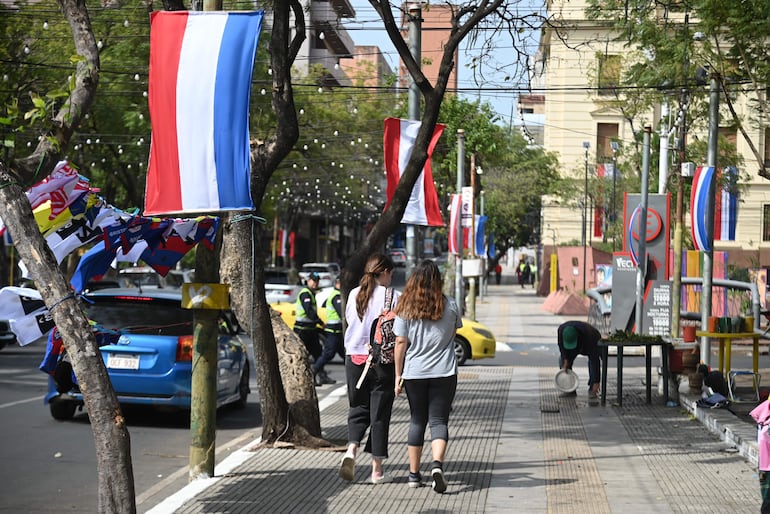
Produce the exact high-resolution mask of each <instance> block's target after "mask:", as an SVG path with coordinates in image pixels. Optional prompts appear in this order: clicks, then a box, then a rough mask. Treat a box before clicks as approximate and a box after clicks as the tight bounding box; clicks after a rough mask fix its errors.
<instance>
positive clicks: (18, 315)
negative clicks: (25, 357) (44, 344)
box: [0, 286, 53, 346]
mask: <svg viewBox="0 0 770 514" xmlns="http://www.w3.org/2000/svg"><path fill="white" fill-rule="evenodd" d="M0 319H7V320H8V321H9V324H10V329H11V332H13V333H14V334H15V335H16V342H18V343H19V345H21V346H24V345H27V344H29V343H31V342H33V341H35V340H36V339H38V338H40V337H42V336H43V335H45V334H46V333H47V332H48V331H49V330H51V329H52V328H53V319H52V318H51V315H50V314H49V312H48V309H47V308H46V306H45V303H44V302H43V300H42V297H41V296H40V292H39V291H37V290H35V289H30V288H26V287H16V286H8V287H4V288H2V289H0Z"/></svg>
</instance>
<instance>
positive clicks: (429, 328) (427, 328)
mask: <svg viewBox="0 0 770 514" xmlns="http://www.w3.org/2000/svg"><path fill="white" fill-rule="evenodd" d="M446 300H447V301H446V303H445V304H444V315H443V316H442V317H441V319H439V320H437V321H431V320H427V319H409V320H406V319H403V318H401V317H399V316H396V319H395V321H394V322H393V332H394V333H395V334H396V336H398V337H406V339H407V341H408V346H407V350H406V359H405V360H404V371H403V373H402V377H403V378H405V379H407V380H410V379H418V378H440V377H449V376H452V375H456V374H457V359H456V358H455V349H454V336H455V332H456V331H457V329H458V328H460V327H462V326H463V321H462V316H460V309H458V308H457V304H456V303H455V301H454V300H453V299H452V298H446Z"/></svg>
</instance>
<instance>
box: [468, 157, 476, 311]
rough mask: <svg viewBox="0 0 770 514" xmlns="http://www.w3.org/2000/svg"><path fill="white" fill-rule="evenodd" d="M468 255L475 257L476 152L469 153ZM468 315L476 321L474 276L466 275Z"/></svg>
mask: <svg viewBox="0 0 770 514" xmlns="http://www.w3.org/2000/svg"><path fill="white" fill-rule="evenodd" d="M469 239H470V252H469V254H470V257H471V259H475V258H476V154H475V153H472V154H471V232H470V238H469ZM468 303H469V305H468V316H469V317H470V318H471V319H472V320H473V321H476V277H475V276H470V277H468Z"/></svg>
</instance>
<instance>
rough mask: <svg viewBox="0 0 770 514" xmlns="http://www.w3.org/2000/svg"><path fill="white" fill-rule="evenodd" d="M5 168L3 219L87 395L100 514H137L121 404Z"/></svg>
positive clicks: (0, 176) (1, 167) (0, 193)
mask: <svg viewBox="0 0 770 514" xmlns="http://www.w3.org/2000/svg"><path fill="white" fill-rule="evenodd" d="M10 181H11V177H10V175H9V173H8V169H7V168H6V166H5V164H4V163H2V162H0V183H3V184H7V185H6V187H2V188H0V218H2V219H3V221H4V222H5V223H6V225H7V226H8V230H9V232H10V233H11V237H12V238H13V240H14V243H15V244H16V249H17V250H18V253H19V257H20V258H21V259H22V260H24V263H25V264H26V266H27V268H29V271H30V275H31V276H32V278H33V279H34V281H35V284H36V285H37V288H38V290H39V291H40V294H41V296H42V298H43V301H44V302H45V304H46V306H47V307H48V310H49V312H50V314H51V316H52V317H53V320H54V322H55V323H56V326H57V327H58V329H59V331H60V332H61V335H62V338H63V340H64V345H65V347H66V348H67V354H68V355H69V357H70V360H71V362H72V368H73V370H74V371H75V376H76V377H77V379H78V383H79V384H80V390H81V391H82V392H83V400H84V402H85V406H86V411H87V412H88V415H89V418H90V421H91V431H92V432H93V435H94V443H95V446H96V460H97V471H98V473H97V475H98V477H99V479H98V480H99V484H98V494H99V512H108V513H113V512H114V513H133V512H136V503H135V498H134V475H133V470H132V467H131V442H130V438H129V435H128V429H127V428H126V422H125V419H124V418H123V415H122V413H121V410H120V405H119V404H118V399H117V397H116V396H115V392H114V391H113V389H112V385H111V384H110V379H109V376H108V375H107V369H106V368H105V367H104V362H103V361H102V355H101V352H100V351H99V347H98V345H97V344H96V339H95V338H94V334H93V332H92V330H91V327H90V326H89V324H88V320H87V319H86V317H85V315H84V314H83V311H82V310H81V308H80V305H79V303H78V300H77V299H76V298H75V297H74V296H73V294H72V290H71V289H70V287H69V284H68V283H67V281H66V279H65V278H64V275H62V273H61V271H60V270H59V266H58V265H57V263H56V258H55V257H54V256H53V253H51V250H50V249H49V248H48V244H47V243H46V242H45V239H43V236H42V235H41V234H40V230H39V229H38V227H37V223H36V222H35V218H34V216H33V215H32V209H31V208H30V205H29V201H27V197H26V196H25V195H24V192H23V191H22V190H21V188H20V187H19V186H17V185H15V183H14V184H10Z"/></svg>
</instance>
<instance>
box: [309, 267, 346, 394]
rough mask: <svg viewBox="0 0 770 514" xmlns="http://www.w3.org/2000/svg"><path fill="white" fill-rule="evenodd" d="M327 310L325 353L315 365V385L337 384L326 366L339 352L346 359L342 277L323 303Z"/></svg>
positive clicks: (335, 283)
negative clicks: (341, 290)
mask: <svg viewBox="0 0 770 514" xmlns="http://www.w3.org/2000/svg"><path fill="white" fill-rule="evenodd" d="M323 308H324V309H325V310H326V325H325V326H324V336H325V340H324V342H323V347H324V350H323V353H322V354H321V357H320V358H319V359H318V360H316V361H315V364H314V365H313V376H314V380H315V385H317V386H320V385H324V384H336V383H337V381H336V380H334V379H333V378H331V377H330V376H329V374H328V373H327V372H326V370H325V368H324V366H325V365H326V363H327V362H329V361H330V360H332V359H333V358H334V354H335V353H336V354H338V355H339V356H340V357H341V358H342V360H343V361H344V360H345V344H344V341H343V339H342V295H341V294H340V279H339V277H337V280H336V281H335V282H334V289H333V290H332V292H331V294H330V295H329V297H328V298H327V299H326V301H325V302H324V304H323Z"/></svg>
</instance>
